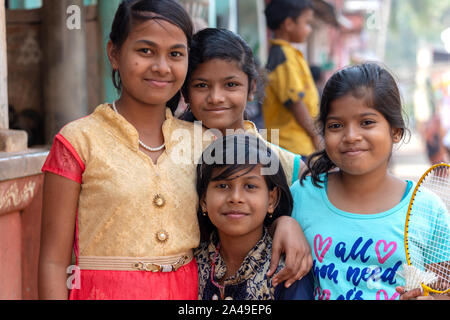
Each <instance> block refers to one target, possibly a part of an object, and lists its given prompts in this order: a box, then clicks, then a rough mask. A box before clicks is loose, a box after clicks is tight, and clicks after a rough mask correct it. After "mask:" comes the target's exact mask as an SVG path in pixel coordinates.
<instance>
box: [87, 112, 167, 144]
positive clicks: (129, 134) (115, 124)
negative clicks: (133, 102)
mask: <svg viewBox="0 0 450 320" xmlns="http://www.w3.org/2000/svg"><path fill="white" fill-rule="evenodd" d="M94 115H95V116H98V117H100V118H101V119H102V120H103V121H105V122H107V123H108V126H109V128H110V129H111V131H112V133H113V134H114V135H115V136H116V137H117V138H118V139H120V140H122V142H123V143H126V144H128V145H129V146H130V147H131V148H132V149H133V150H135V151H137V150H139V133H138V131H137V130H136V128H135V127H134V126H133V125H132V124H131V123H129V122H128V121H127V120H126V119H125V118H124V117H123V116H122V115H120V114H118V113H116V112H115V111H114V110H113V109H112V108H111V104H107V103H106V104H102V105H100V106H98V107H97V108H96V109H95V111H94ZM175 121H176V119H175V118H174V116H173V114H172V111H171V110H170V109H169V108H166V120H165V121H164V122H163V125H162V132H163V136H164V142H165V144H166V149H170V148H171V147H173V145H174V144H176V141H172V139H171V134H172V131H173V129H174V126H173V124H174V122H175Z"/></svg>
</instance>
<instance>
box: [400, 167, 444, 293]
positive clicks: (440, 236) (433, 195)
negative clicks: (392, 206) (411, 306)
mask: <svg viewBox="0 0 450 320" xmlns="http://www.w3.org/2000/svg"><path fill="white" fill-rule="evenodd" d="M405 250H406V258H407V265H406V264H405V265H404V266H403V270H402V276H403V277H404V278H405V282H406V284H405V289H406V290H411V289H415V288H422V291H423V293H424V295H429V294H430V293H433V294H445V293H448V292H449V291H450V165H449V164H446V163H441V164H436V165H433V166H431V167H430V168H429V169H428V170H427V171H426V172H425V173H424V174H423V175H422V177H421V178H420V179H419V182H418V183H417V185H416V187H415V188H414V191H413V195H412V197H411V200H410V203H409V207H408V212H407V215H406V223H405Z"/></svg>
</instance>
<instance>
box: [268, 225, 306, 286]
mask: <svg viewBox="0 0 450 320" xmlns="http://www.w3.org/2000/svg"><path fill="white" fill-rule="evenodd" d="M269 232H270V234H272V235H273V244H272V259H271V260H270V268H269V272H268V273H267V275H268V276H269V277H270V276H272V275H273V273H274V272H275V271H276V269H277V266H278V262H279V260H280V255H281V254H282V253H286V259H285V266H284V268H283V269H281V270H280V271H279V272H278V273H277V274H276V275H275V276H274V277H273V279H272V283H273V285H274V286H276V285H278V284H279V283H282V282H283V281H286V282H285V287H286V288H287V287H289V286H290V285H291V284H292V283H294V281H296V280H300V279H301V278H303V276H305V275H306V274H307V273H308V272H309V270H310V269H311V267H312V264H313V262H312V255H311V248H310V246H309V244H308V241H307V240H306V237H305V235H304V233H303V230H302V228H301V227H300V225H299V224H298V222H297V221H296V220H295V219H294V218H292V217H289V216H281V217H279V218H278V219H276V220H275V221H274V222H273V223H272V225H271V226H270V230H269Z"/></svg>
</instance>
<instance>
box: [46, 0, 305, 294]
mask: <svg viewBox="0 0 450 320" xmlns="http://www.w3.org/2000/svg"><path fill="white" fill-rule="evenodd" d="M191 37H192V23H191V21H190V18H189V16H188V14H187V13H186V11H185V10H184V9H183V7H182V6H181V5H179V4H178V3H177V2H176V1H173V0H124V1H122V3H121V4H120V6H119V8H118V10H117V12H116V15H115V18H114V22H113V25H112V31H111V34H110V41H109V43H108V57H109V59H110V62H111V64H112V67H113V70H114V72H113V80H114V83H115V85H116V87H117V88H118V89H119V90H120V92H121V96H120V98H119V100H118V101H117V102H115V103H113V105H110V104H103V105H100V106H98V107H97V108H96V110H95V111H94V112H93V113H92V114H91V115H89V116H87V117H85V118H82V119H79V120H76V121H74V122H71V123H69V124H68V125H66V126H65V127H64V128H63V129H62V130H61V131H60V132H59V133H58V134H57V136H56V138H55V140H54V143H53V146H52V149H51V151H50V154H49V156H48V158H47V161H46V163H45V164H44V167H43V171H44V172H45V182H44V202H43V216H42V240H41V255H40V262H39V295H40V298H41V299H67V297H68V296H69V298H70V299H197V296H198V282H197V280H198V277H197V264H196V262H195V260H193V259H192V249H193V248H196V247H197V246H198V244H199V238H200V234H199V228H198V220H197V216H196V211H197V204H198V197H197V194H196V192H195V165H194V161H191V162H190V163H186V162H183V163H182V164H180V163H179V162H177V161H178V160H179V159H178V158H177V154H178V153H177V152H179V151H180V150H187V151H192V150H193V149H194V145H193V144H194V140H193V139H192V137H193V135H194V131H195V130H196V129H195V126H194V125H192V124H191V123H187V122H184V121H181V120H178V119H175V118H174V117H173V115H172V113H173V111H174V110H175V109H176V107H177V105H178V100H179V97H180V88H181V86H182V84H183V82H184V80H185V77H186V73H187V67H188V53H189V47H190V42H191ZM200 131H201V128H200ZM180 133H181V134H180ZM189 135H190V136H189ZM189 138H190V139H189ZM149 146H153V148H152V147H149ZM155 146H159V147H155ZM188 153H189V152H188ZM286 222H287V223H285V222H282V223H280V224H279V225H280V226H279V227H278V229H283V228H284V227H285V226H286V225H287V228H288V229H289V225H288V224H289V223H290V222H288V221H286ZM294 222H295V221H294ZM279 238H280V239H281V240H283V238H284V241H286V238H287V237H286V236H285V237H279ZM289 239H293V238H292V237H290V238H289ZM289 242H294V246H291V247H285V248H286V250H288V251H292V247H294V251H295V250H296V248H297V247H298V246H295V243H296V241H295V238H294V240H293V241H291V240H289ZM297 242H298V241H297ZM72 246H73V249H74V253H75V258H76V261H75V263H76V266H75V268H74V269H75V274H74V275H73V276H72V277H71V278H70V279H74V280H75V281H74V282H70V281H66V279H67V274H66V270H67V267H68V266H69V264H70V261H71V252H72ZM72 269H73V268H72ZM149 271H153V272H149ZM295 273H296V272H290V273H289V274H287V275H286V276H287V277H288V278H289V277H292V276H294V275H295ZM69 289H70V292H68V290H69Z"/></svg>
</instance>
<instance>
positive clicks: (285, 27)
mask: <svg viewBox="0 0 450 320" xmlns="http://www.w3.org/2000/svg"><path fill="white" fill-rule="evenodd" d="M265 15H266V19H267V25H268V27H269V28H270V29H271V30H272V31H273V37H274V39H272V40H270V43H271V47H270V51H269V57H268V61H267V65H266V69H267V72H268V83H267V85H266V90H265V94H266V97H265V100H264V103H263V115H264V121H265V125H266V128H267V129H269V132H270V129H279V144H280V146H281V147H283V148H285V149H287V150H289V151H292V152H294V153H297V154H300V155H302V156H304V157H306V156H308V155H310V154H311V153H313V152H314V151H315V150H320V149H321V147H322V140H321V137H320V135H319V133H318V132H317V130H316V129H315V126H314V118H315V117H316V115H317V112H318V104H319V95H318V92H317V88H316V85H315V82H314V79H313V77H312V75H311V70H310V68H309V65H308V63H307V62H306V61H305V59H304V57H303V54H302V52H301V51H300V50H298V49H297V48H295V47H294V46H293V45H292V43H302V42H305V41H306V40H307V38H308V35H309V34H310V33H311V31H312V28H311V23H312V21H313V18H314V12H313V9H312V3H311V2H310V1H309V0H272V1H271V2H270V3H269V4H268V6H267V8H266V10H265ZM269 141H272V137H271V136H269Z"/></svg>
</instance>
